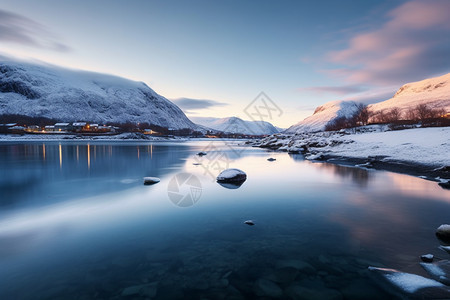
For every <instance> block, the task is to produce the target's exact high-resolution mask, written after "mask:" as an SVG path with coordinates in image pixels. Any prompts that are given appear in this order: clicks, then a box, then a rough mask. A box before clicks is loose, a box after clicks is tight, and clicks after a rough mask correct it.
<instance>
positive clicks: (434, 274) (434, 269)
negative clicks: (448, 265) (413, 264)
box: [420, 263, 446, 278]
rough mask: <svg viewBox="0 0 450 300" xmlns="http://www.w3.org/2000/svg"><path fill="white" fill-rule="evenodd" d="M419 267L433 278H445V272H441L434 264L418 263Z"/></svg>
mask: <svg viewBox="0 0 450 300" xmlns="http://www.w3.org/2000/svg"><path fill="white" fill-rule="evenodd" d="M420 265H421V266H422V267H423V268H424V269H425V271H427V272H428V273H429V274H430V275H431V276H432V277H434V278H440V277H445V275H446V274H445V271H444V270H442V268H441V267H439V266H438V265H436V264H432V263H420Z"/></svg>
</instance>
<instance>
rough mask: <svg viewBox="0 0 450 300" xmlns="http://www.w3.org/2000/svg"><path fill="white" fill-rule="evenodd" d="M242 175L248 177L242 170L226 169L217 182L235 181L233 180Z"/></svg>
mask: <svg viewBox="0 0 450 300" xmlns="http://www.w3.org/2000/svg"><path fill="white" fill-rule="evenodd" d="M240 175H244V176H247V174H245V172H244V171H242V170H239V169H234V168H231V169H226V170H223V171H222V172H221V173H220V174H219V176H217V180H219V181H220V180H227V179H233V178H235V177H236V176H240Z"/></svg>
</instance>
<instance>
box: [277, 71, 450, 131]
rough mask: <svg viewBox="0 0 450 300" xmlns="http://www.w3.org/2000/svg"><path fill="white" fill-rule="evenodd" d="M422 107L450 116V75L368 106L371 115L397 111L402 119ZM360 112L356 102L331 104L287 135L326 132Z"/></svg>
mask: <svg viewBox="0 0 450 300" xmlns="http://www.w3.org/2000/svg"><path fill="white" fill-rule="evenodd" d="M419 104H426V105H427V106H428V108H432V109H444V110H445V111H446V112H447V113H448V112H450V73H449V74H446V75H443V76H440V77H434V78H430V79H425V80H422V81H418V82H413V83H408V84H405V85H404V86H402V87H401V88H400V89H399V90H398V91H397V93H395V95H394V97H392V98H391V99H389V100H386V101H382V102H379V103H375V104H371V105H369V106H368V108H369V112H370V113H372V114H375V113H377V112H379V111H383V112H388V111H389V110H391V109H392V108H398V109H399V111H400V113H401V114H402V115H401V117H400V119H404V118H406V115H407V114H406V113H407V111H408V110H410V109H413V108H415V107H416V106H417V105H419ZM356 111H357V103H355V102H353V101H332V102H328V103H326V104H324V105H322V106H319V107H317V108H316V110H315V111H314V114H313V115H312V116H310V117H308V118H306V119H304V120H303V121H301V122H299V123H297V124H295V125H293V126H291V127H289V128H288V129H287V130H286V131H285V133H297V132H315V131H323V130H324V129H325V126H326V125H327V124H330V123H331V122H333V121H334V120H335V119H336V118H338V117H351V116H353V115H354V114H355V113H356Z"/></svg>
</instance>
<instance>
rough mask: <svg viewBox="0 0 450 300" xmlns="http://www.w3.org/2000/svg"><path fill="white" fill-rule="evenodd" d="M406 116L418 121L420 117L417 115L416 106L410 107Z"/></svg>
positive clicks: (407, 118)
mask: <svg viewBox="0 0 450 300" xmlns="http://www.w3.org/2000/svg"><path fill="white" fill-rule="evenodd" d="M405 118H406V120H410V121H417V119H418V117H417V113H416V109H415V108H409V109H408V110H407V111H406V115H405Z"/></svg>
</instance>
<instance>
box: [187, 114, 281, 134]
mask: <svg viewBox="0 0 450 300" xmlns="http://www.w3.org/2000/svg"><path fill="white" fill-rule="evenodd" d="M191 119H192V121H194V122H195V123H197V124H200V125H202V126H205V127H208V128H211V129H214V130H217V131H222V132H228V133H240V134H247V135H268V134H274V133H278V132H279V131H278V130H277V129H276V128H275V127H274V126H273V125H272V124H270V123H269V122H265V121H245V120H242V119H240V118H238V117H226V118H212V117H193V118H191Z"/></svg>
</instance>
